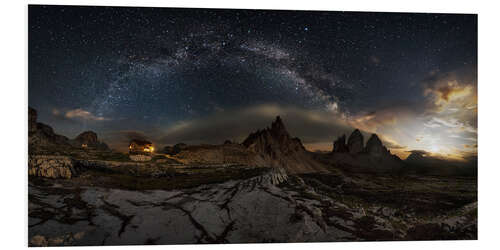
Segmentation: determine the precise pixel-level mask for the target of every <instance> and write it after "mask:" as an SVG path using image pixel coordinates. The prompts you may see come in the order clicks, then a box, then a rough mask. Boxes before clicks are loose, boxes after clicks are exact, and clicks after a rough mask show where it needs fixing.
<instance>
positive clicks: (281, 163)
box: [243, 116, 326, 173]
mask: <svg viewBox="0 0 500 250" xmlns="http://www.w3.org/2000/svg"><path fill="white" fill-rule="evenodd" d="M243 145H244V146H245V147H246V148H247V149H248V150H250V151H252V152H255V153H258V154H260V155H261V156H262V157H263V158H264V159H266V161H267V162H268V163H269V165H270V166H274V167H283V168H284V169H286V171H287V172H289V173H305V172H317V171H325V170H326V169H325V167H324V166H323V165H322V164H321V163H319V162H317V161H315V160H314V159H313V158H312V157H311V155H310V154H309V152H307V151H306V149H305V148H304V146H303V145H302V142H301V141H300V139H299V138H292V137H291V136H290V134H289V133H288V131H287V130H286V128H285V125H284V124H283V121H282V120H281V118H280V117H279V116H277V117H276V120H275V121H274V122H273V123H272V124H271V127H270V128H269V127H268V128H266V129H264V130H257V131H256V132H254V133H251V134H250V135H249V136H248V137H247V138H246V139H245V141H243Z"/></svg>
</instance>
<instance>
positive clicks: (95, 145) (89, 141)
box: [71, 131, 109, 150]
mask: <svg viewBox="0 0 500 250" xmlns="http://www.w3.org/2000/svg"><path fill="white" fill-rule="evenodd" d="M71 144H72V145H73V146H75V147H82V146H83V145H85V147H88V148H92V149H98V150H109V147H108V145H107V144H106V143H104V142H101V141H99V139H98V138H97V134H96V133H95V132H94V131H85V132H83V133H81V134H79V135H78V136H77V137H76V138H75V139H73V140H72V143H71Z"/></svg>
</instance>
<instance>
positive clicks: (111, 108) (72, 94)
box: [29, 6, 477, 140]
mask: <svg viewBox="0 0 500 250" xmlns="http://www.w3.org/2000/svg"><path fill="white" fill-rule="evenodd" d="M476 26H477V17H476V16H475V15H446V14H401V13H392V14H388V13H356V12H318V11H306V12H296V11H254V10H210V9H170V8H110V7H68V6H31V7H30V8H29V104H30V105H31V106H33V107H35V108H36V109H38V110H39V112H40V117H41V119H42V120H45V121H47V122H48V123H52V124H53V125H54V127H55V128H57V129H59V130H60V131H61V132H62V133H65V134H67V135H70V136H73V135H74V134H76V133H78V132H79V131H81V130H82V129H94V130H98V131H102V132H103V133H105V132H106V131H112V130H113V131H118V130H139V131H153V130H155V129H157V130H158V129H164V128H168V127H169V126H174V125H176V124H178V123H179V122H182V121H186V120H195V119H202V118H203V117H207V116H210V115H212V114H217V113H220V112H224V111H226V110H238V109H244V108H248V107H257V106H260V105H278V106H280V107H294V108H298V109H302V110H305V111H312V112H321V114H325V116H329V115H332V116H342V117H344V118H345V117H347V118H349V117H353V119H354V118H359V117H360V116H366V115H367V114H371V113H374V112H375V113H376V112H379V110H383V109H386V108H387V107H392V106H405V107H411V108H409V109H411V110H412V111H414V112H416V114H417V115H421V114H425V113H426V110H427V109H428V105H424V104H425V103H428V101H424V100H426V99H429V98H430V97H429V96H426V94H425V89H423V87H422V86H423V84H422V82H424V81H426V80H427V79H429V77H430V74H432V72H438V74H442V73H447V72H456V71H463V70H468V71H470V68H472V69H474V68H475V67H476V64H477V37H476V33H477V27H476ZM77 109H80V110H84V111H86V112H88V113H89V114H91V115H92V116H86V117H85V116H83V115H82V116H81V117H80V118H82V119H80V120H75V119H70V118H74V117H68V116H67V115H65V114H67V112H71V111H73V112H74V110H77ZM92 117H93V118H92ZM347 118H346V119H347ZM425 119H427V120H426V121H427V122H428V121H431V120H432V117H426V118H425ZM468 119H469V118H468ZM471 119H472V118H471ZM426 121H424V122H426ZM464 124H465V121H464ZM476 126H477V125H476ZM155 131H156V130H155ZM149 136H155V135H154V133H153V134H150V135H149ZM156 136H158V137H160V136H161V135H159V134H157V135H156ZM330 139H331V138H328V139H327V140H330ZM393 139H394V138H393Z"/></svg>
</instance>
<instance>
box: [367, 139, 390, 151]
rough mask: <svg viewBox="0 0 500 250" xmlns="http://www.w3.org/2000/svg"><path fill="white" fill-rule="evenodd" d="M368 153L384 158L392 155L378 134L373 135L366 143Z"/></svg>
mask: <svg viewBox="0 0 500 250" xmlns="http://www.w3.org/2000/svg"><path fill="white" fill-rule="evenodd" d="M366 152H367V153H368V154H370V155H373V156H379V157H380V156H384V155H390V152H389V151H388V150H387V148H386V147H385V146H384V145H382V141H381V140H380V139H379V138H378V136H377V135H376V134H372V136H371V137H370V139H368V141H367V142H366Z"/></svg>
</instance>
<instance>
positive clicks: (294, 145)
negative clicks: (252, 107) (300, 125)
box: [243, 116, 305, 154]
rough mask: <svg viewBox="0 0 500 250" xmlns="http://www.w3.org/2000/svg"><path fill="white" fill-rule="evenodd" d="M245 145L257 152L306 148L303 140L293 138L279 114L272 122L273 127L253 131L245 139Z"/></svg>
mask: <svg viewBox="0 0 500 250" xmlns="http://www.w3.org/2000/svg"><path fill="white" fill-rule="evenodd" d="M243 145H244V146H245V147H247V148H250V149H251V150H253V151H255V152H260V153H262V152H266V153H272V154H274V153H276V152H277V151H281V152H290V151H302V150H305V148H304V146H303V145H302V142H301V141H300V140H299V139H298V138H291V137H290V135H289V134H288V131H287V130H286V128H285V125H284V124H283V121H282V120H281V118H280V117H279V116H277V117H276V120H275V121H274V122H273V123H272V125H271V127H270V128H269V127H267V128H266V129H264V130H257V131H256V132H254V133H251V134H250V135H249V136H248V137H247V138H246V139H245V140H244V141H243Z"/></svg>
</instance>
